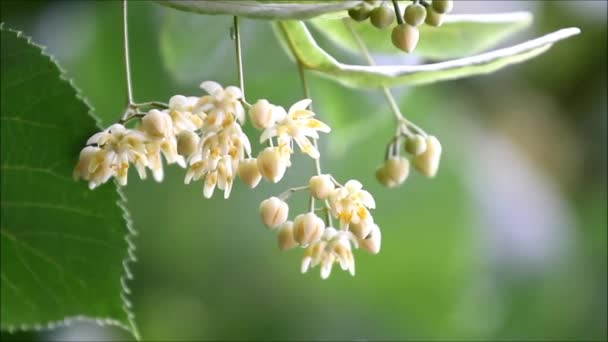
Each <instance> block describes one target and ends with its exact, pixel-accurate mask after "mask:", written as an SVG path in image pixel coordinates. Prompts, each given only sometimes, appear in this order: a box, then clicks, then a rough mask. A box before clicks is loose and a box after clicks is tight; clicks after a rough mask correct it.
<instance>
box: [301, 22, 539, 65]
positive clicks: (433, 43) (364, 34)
mask: <svg viewBox="0 0 608 342" xmlns="http://www.w3.org/2000/svg"><path fill="white" fill-rule="evenodd" d="M311 23H312V24H313V27H315V28H316V29H317V30H318V31H319V32H321V33H322V34H324V35H325V36H327V38H329V40H330V41H332V42H333V43H334V44H336V45H338V46H340V47H342V48H344V49H346V50H348V51H351V52H355V53H358V52H359V48H358V47H357V42H356V41H355V40H354V39H353V37H352V34H351V32H350V30H349V29H348V28H347V27H346V26H345V25H344V23H343V22H342V21H341V20H335V19H333V20H332V19H324V18H316V19H313V20H311ZM530 23H532V15H531V14H530V13H528V12H515V13H500V14H467V15H448V16H446V19H445V21H444V23H443V25H442V26H441V27H439V28H437V27H432V26H428V25H421V26H420V42H419V43H418V46H416V51H415V53H416V54H417V55H420V56H423V57H427V58H431V59H449V58H460V57H464V56H469V55H472V54H475V53H479V52H482V51H485V50H487V49H489V48H492V47H494V46H496V45H497V44H499V43H500V42H502V41H504V40H505V39H507V38H509V37H511V36H512V35H513V34H515V33H517V32H519V31H521V30H522V29H524V28H526V27H528V26H529V25H530ZM351 25H352V27H353V28H354V30H355V32H357V33H358V34H359V36H360V37H361V39H362V40H363V41H364V42H365V44H366V45H367V47H368V49H370V50H371V51H372V52H376V53H391V54H403V51H401V50H399V49H397V48H396V47H395V46H394V45H393V43H392V42H391V30H390V29H384V30H380V29H377V28H376V27H374V26H373V25H371V24H370V23H369V22H367V21H366V22H355V21H352V23H351Z"/></svg>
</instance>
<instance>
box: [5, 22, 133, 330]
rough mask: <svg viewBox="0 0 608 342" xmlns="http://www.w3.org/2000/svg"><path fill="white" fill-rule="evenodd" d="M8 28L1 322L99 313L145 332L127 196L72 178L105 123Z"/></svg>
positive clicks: (35, 322)
mask: <svg viewBox="0 0 608 342" xmlns="http://www.w3.org/2000/svg"><path fill="white" fill-rule="evenodd" d="M0 30H1V31H0V34H1V41H2V58H1V69H0V71H1V81H2V82H1V98H2V103H1V106H0V108H1V110H0V119H1V122H2V128H1V133H2V134H1V145H0V146H1V152H2V154H1V158H0V166H1V174H2V179H1V189H2V194H1V198H0V204H1V214H2V215H1V219H0V233H1V234H0V244H1V247H2V248H1V256H2V259H1V268H0V292H1V294H2V301H1V302H0V310H1V313H2V318H1V322H0V323H1V327H2V329H3V330H8V331H14V330H28V329H41V328H46V327H53V326H55V325H57V324H64V323H67V322H69V321H70V320H72V319H91V320H95V321H97V322H99V323H100V324H113V325H118V326H121V327H123V328H125V329H128V330H130V331H131V332H133V333H134V334H135V335H136V336H137V332H136V330H135V325H134V324H133V317H132V314H131V313H130V310H129V302H128V300H127V298H126V295H127V293H128V288H127V287H126V284H125V282H126V280H127V278H129V277H130V274H129V270H128V268H127V263H128V262H129V261H130V260H132V259H133V254H132V249H133V248H134V247H133V245H132V244H131V242H130V241H129V237H130V236H131V234H132V233H133V232H132V231H131V230H130V227H129V226H128V225H129V224H130V221H129V218H128V214H127V212H126V211H125V210H124V208H122V205H123V204H124V199H123V198H122V196H121V195H120V193H118V192H117V190H116V187H115V186H114V185H113V184H107V185H105V186H102V187H100V188H99V189H97V190H95V191H90V190H89V189H88V188H87V185H86V183H84V182H74V181H73V179H72V170H73V167H74V165H75V163H76V160H77V158H78V153H79V150H80V148H81V147H82V145H83V144H84V142H85V141H86V139H87V136H89V135H90V134H92V133H94V132H95V131H97V130H98V129H97V126H96V123H95V120H94V119H93V117H91V116H90V115H89V114H88V113H89V111H90V108H89V106H88V105H87V104H86V103H85V102H83V100H82V99H81V98H79V95H78V94H77V91H76V90H75V89H74V88H73V87H72V85H71V84H70V82H68V81H66V80H65V79H63V78H62V73H61V70H60V69H59V67H58V66H57V65H56V64H55V62H54V61H53V60H52V58H50V57H49V56H47V55H45V54H43V52H42V50H41V48H40V47H39V46H36V45H34V44H32V43H30V41H29V39H28V38H26V37H24V36H22V35H21V34H20V33H18V32H15V31H12V30H7V29H5V28H4V27H1V26H0ZM125 221H126V222H125ZM125 225H127V227H129V230H128V229H127V227H125Z"/></svg>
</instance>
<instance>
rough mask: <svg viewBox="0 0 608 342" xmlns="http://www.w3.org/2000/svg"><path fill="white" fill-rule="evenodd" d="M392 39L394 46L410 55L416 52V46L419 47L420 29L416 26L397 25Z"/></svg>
mask: <svg viewBox="0 0 608 342" xmlns="http://www.w3.org/2000/svg"><path fill="white" fill-rule="evenodd" d="M391 38H392V40H393V45H395V46H396V47H397V48H399V49H401V50H403V51H405V52H407V53H410V52H412V51H414V49H415V48H416V45H418V39H419V38H420V32H419V31H418V28H416V27H414V26H411V25H408V24H401V25H397V26H396V27H395V28H394V29H393V33H392V35H391Z"/></svg>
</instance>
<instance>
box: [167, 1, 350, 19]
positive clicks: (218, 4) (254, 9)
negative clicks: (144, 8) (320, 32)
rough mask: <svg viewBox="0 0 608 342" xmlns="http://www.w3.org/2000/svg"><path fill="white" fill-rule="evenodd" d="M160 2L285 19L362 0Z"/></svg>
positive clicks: (340, 8)
mask: <svg viewBox="0 0 608 342" xmlns="http://www.w3.org/2000/svg"><path fill="white" fill-rule="evenodd" d="M157 2H158V3H160V4H161V5H165V6H169V7H173V8H175V9H179V10H182V11H188V12H195V13H201V14H227V15H236V16H243V17H250V18H257V19H269V20H285V19H310V18H313V17H316V16H319V15H321V14H325V13H332V12H338V11H343V10H345V9H349V8H352V7H355V6H357V5H358V4H360V3H361V2H362V1H361V0H356V1H336V0H314V1H302V0H300V1H293V0H291V1H290V0H275V1H255V0H229V1H194V0H159V1H157Z"/></svg>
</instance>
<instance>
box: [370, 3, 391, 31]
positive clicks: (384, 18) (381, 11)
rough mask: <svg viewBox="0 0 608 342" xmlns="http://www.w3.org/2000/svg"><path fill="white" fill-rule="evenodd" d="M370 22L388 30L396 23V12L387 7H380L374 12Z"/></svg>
mask: <svg viewBox="0 0 608 342" xmlns="http://www.w3.org/2000/svg"><path fill="white" fill-rule="evenodd" d="M369 20H370V22H371V23H372V25H374V26H376V27H377V28H379V29H383V28H386V27H388V26H390V25H391V24H392V23H393V21H395V10H394V9H393V8H392V7H390V6H387V5H381V6H378V7H376V8H374V10H372V12H371V14H370V18H369Z"/></svg>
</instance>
